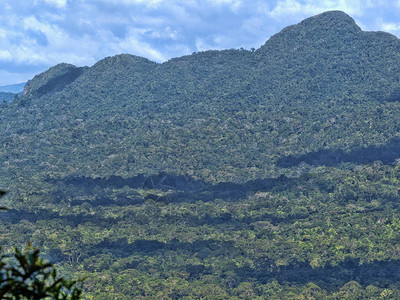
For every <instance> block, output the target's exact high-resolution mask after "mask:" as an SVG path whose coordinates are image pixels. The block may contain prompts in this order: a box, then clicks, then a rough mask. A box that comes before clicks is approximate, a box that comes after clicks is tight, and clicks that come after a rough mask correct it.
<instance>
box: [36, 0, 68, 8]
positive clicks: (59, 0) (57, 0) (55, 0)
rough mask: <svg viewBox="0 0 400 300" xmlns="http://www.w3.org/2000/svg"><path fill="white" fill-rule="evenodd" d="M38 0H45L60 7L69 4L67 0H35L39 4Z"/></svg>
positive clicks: (43, 0)
mask: <svg viewBox="0 0 400 300" xmlns="http://www.w3.org/2000/svg"><path fill="white" fill-rule="evenodd" d="M38 2H44V3H47V4H49V5H54V6H55V7H58V8H64V7H65V6H66V5H67V0H35V2H34V4H36V5H37V4H38Z"/></svg>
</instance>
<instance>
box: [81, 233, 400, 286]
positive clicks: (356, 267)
mask: <svg viewBox="0 0 400 300" xmlns="http://www.w3.org/2000/svg"><path fill="white" fill-rule="evenodd" d="M169 252H177V253H178V254H179V255H181V256H190V257H191V256H194V255H195V256H196V257H198V258H199V259H207V258H208V257H210V256H213V257H224V259H227V258H228V259H234V258H235V257H239V256H241V255H243V253H242V251H241V249H239V248H238V247H236V246H235V244H234V243H233V242H232V241H218V240H214V239H210V240H198V241H194V242H192V243H189V242H180V241H178V240H177V239H173V240H171V241H170V242H168V243H163V242H159V241H156V240H136V241H135V242H133V243H130V244H129V243H127V241H126V240H125V239H121V240H118V241H109V240H106V241H103V242H101V243H100V244H98V245H96V246H94V247H93V248H92V249H89V250H88V255H89V256H92V255H98V254H107V253H112V254H113V255H114V256H116V257H120V258H124V257H129V256H131V255H136V254H140V255H145V256H157V257H160V256H161V257H166V254H167V253H169ZM229 268H231V270H229V271H233V272H234V273H235V278H237V283H240V282H243V281H258V282H260V283H267V282H268V281H270V280H273V279H274V280H277V281H278V282H279V283H281V284H282V283H289V284H302V285H304V284H307V283H309V282H314V283H315V284H317V285H318V286H320V287H322V288H326V289H335V288H338V287H340V286H343V284H345V283H347V282H349V281H352V280H354V281H357V282H359V283H360V284H362V285H364V286H367V285H370V284H374V285H380V286H389V285H393V284H396V285H398V282H400V273H399V272H398V270H399V268H400V261H399V260H393V261H381V262H372V263H366V264H362V265H360V264H359V262H358V260H356V259H352V260H346V261H345V262H342V263H339V264H338V265H337V266H325V267H321V268H315V269H313V268H312V267H311V266H310V265H309V264H308V263H294V264H290V265H287V266H280V267H276V265H275V264H274V262H273V261H272V260H270V259H268V258H259V259H258V260H256V261H255V264H254V266H253V267H251V266H250V265H248V266H244V267H236V266H235V265H234V264H232V265H230V267H229ZM200 269H201V270H200ZM199 270H200V271H203V272H205V273H208V272H210V271H212V270H205V269H202V268H196V271H197V272H196V274H197V276H198V275H199V274H198V271H199Z"/></svg>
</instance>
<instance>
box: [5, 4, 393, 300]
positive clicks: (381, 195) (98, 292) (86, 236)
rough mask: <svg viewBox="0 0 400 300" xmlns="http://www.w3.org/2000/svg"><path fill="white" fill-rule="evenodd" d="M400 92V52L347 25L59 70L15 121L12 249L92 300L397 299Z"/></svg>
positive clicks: (9, 119)
mask: <svg viewBox="0 0 400 300" xmlns="http://www.w3.org/2000/svg"><path fill="white" fill-rule="evenodd" d="M399 91H400V41H399V40H398V39H397V38H396V37H395V36H393V35H390V34H388V33H384V32H364V31H362V30H361V29H360V27H358V26H357V24H356V23H355V22H354V20H353V19H352V18H351V17H349V16H348V15H346V14H345V13H343V12H339V11H331V12H326V13H323V14H320V15H317V16H314V17H311V18H308V19H306V20H304V21H302V22H301V23H299V24H297V25H293V26H289V27H287V28H285V29H283V30H282V31H281V32H279V33H277V34H276V35H274V36H272V37H271V38H270V39H269V40H268V41H267V42H266V43H265V44H264V45H263V46H262V47H261V48H259V49H257V50H255V51H247V50H244V49H239V50H224V51H205V52H199V53H193V54H192V55H188V56H184V57H179V58H175V59H172V60H170V61H167V62H165V63H162V64H159V63H155V62H152V61H149V60H147V59H144V58H141V57H137V56H133V55H129V54H121V55H117V56H114V57H107V58H105V59H103V60H101V61H99V62H97V63H96V64H95V65H93V66H92V67H76V66H73V65H70V64H66V63H62V64H59V65H56V66H54V67H52V68H50V69H49V70H48V71H46V72H44V73H42V74H39V75H37V76H35V77H34V78H33V79H32V80H30V81H29V82H28V83H27V84H26V86H25V89H24V93H23V94H22V95H21V96H20V97H19V98H16V99H14V100H13V101H11V102H10V103H3V104H1V105H0V139H1V141H2V143H1V148H0V163H1V164H2V166H3V168H2V169H1V170H0V182H1V183H2V186H1V188H3V189H6V190H9V191H10V193H9V195H8V196H7V198H6V200H5V201H3V204H4V205H6V206H8V207H10V208H11V210H10V211H9V212H7V213H1V216H0V223H1V226H0V228H1V229H0V244H1V245H2V246H3V249H4V250H6V251H11V249H12V246H14V245H23V244H24V243H25V242H26V240H30V241H31V242H32V243H33V245H35V246H36V247H39V248H41V249H43V253H44V255H45V256H46V258H48V259H50V260H51V261H53V262H54V263H57V264H58V266H59V267H60V269H61V271H62V272H63V273H64V274H68V275H71V276H87V278H88V279H87V280H86V284H85V287H84V288H85V293H86V295H87V297H88V299H93V298H94V299H105V298H107V299H132V298H135V297H136V298H137V299H154V298H155V297H158V298H160V299H181V298H183V299H199V298H201V297H203V298H204V297H208V298H210V299H227V298H228V297H230V298H232V299H235V297H236V299H257V297H258V298H259V299H264V298H271V299H273V298H274V297H275V298H276V299H283V298H286V299H290V298H292V299H297V298H301V297H303V298H301V299H304V298H306V299H307V298H308V299H318V298H331V299H339V298H346V297H350V296H351V297H354V298H355V299H357V298H362V297H369V298H385V297H386V298H393V299H398V298H399V297H400V278H399V276H398V275H397V271H396V270H397V269H398V266H399V264H400V250H399V249H400V231H399V228H400V227H399V226H400V221H399V220H400V212H399V207H398V205H399V201H400V195H399V194H400V192H399V191H400V185H399V183H400V165H399V162H400V92H399ZM3 204H2V205H3Z"/></svg>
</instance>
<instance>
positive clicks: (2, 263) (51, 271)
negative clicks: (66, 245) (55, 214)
mask: <svg viewBox="0 0 400 300" xmlns="http://www.w3.org/2000/svg"><path fill="white" fill-rule="evenodd" d="M4 194H5V192H3V191H0V198H1V197H2V196H3V195H4ZM0 209H6V208H0ZM39 252H40V251H39V250H38V249H36V248H34V247H32V246H31V244H30V243H29V242H28V244H27V246H26V248H25V249H24V250H23V251H20V250H18V249H17V248H15V250H14V256H13V258H8V257H6V256H5V255H2V256H0V299H9V300H11V299H12V300H20V299H21V300H22V299H29V300H36V299H56V300H67V299H68V300H77V299H80V295H81V293H82V291H81V289H80V288H79V287H78V286H77V284H78V283H79V281H75V280H69V279H64V278H63V277H60V276H58V275H57V270H56V268H55V267H54V266H53V264H51V263H49V262H44V261H43V259H42V258H41V257H40V256H39Z"/></svg>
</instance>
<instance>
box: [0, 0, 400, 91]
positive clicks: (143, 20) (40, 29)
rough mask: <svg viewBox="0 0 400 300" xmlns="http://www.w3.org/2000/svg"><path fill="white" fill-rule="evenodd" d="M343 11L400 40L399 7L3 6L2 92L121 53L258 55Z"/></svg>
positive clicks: (46, 1) (36, 2)
mask: <svg viewBox="0 0 400 300" xmlns="http://www.w3.org/2000/svg"><path fill="white" fill-rule="evenodd" d="M327 10H342V11H344V12H346V13H347V14H349V15H350V16H351V17H352V18H354V19H355V21H356V22H357V24H358V25H359V26H360V27H361V28H362V29H363V30H368V31H378V30H379V31H387V32H391V33H392V34H394V35H396V36H397V37H400V0H387V1H386V0H365V1H361V0H338V1H333V0H325V1H322V0H272V1H266V0H185V1H184V0H0V85H5V84H12V83H18V82H22V81H26V80H28V79H30V78H32V77H33V76H34V75H35V74H37V73H40V72H43V71H45V70H46V69H48V68H49V67H51V66H53V65H55V64H57V63H61V62H66V63H72V64H74V65H77V66H83V65H87V66H91V65H93V64H94V63H95V62H96V61H98V60H100V59H102V58H104V57H106V56H112V55H116V54H120V53H130V54H135V55H139V56H143V57H146V58H149V59H151V60H153V61H157V62H163V61H166V60H168V59H170V58H173V57H178V56H182V55H186V54H191V53H193V52H196V51H203V50H208V49H230V48H241V47H243V48H245V49H250V48H252V47H254V48H258V47H260V46H261V45H262V44H264V43H265V41H266V40H267V39H268V38H269V37H270V36H271V35H273V34H275V33H277V32H279V31H280V30H281V29H283V28H284V27H285V26H288V25H292V24H296V23H298V22H300V21H301V20H302V19H304V18H307V17H310V16H312V15H315V14H318V13H321V12H324V11H327Z"/></svg>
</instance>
